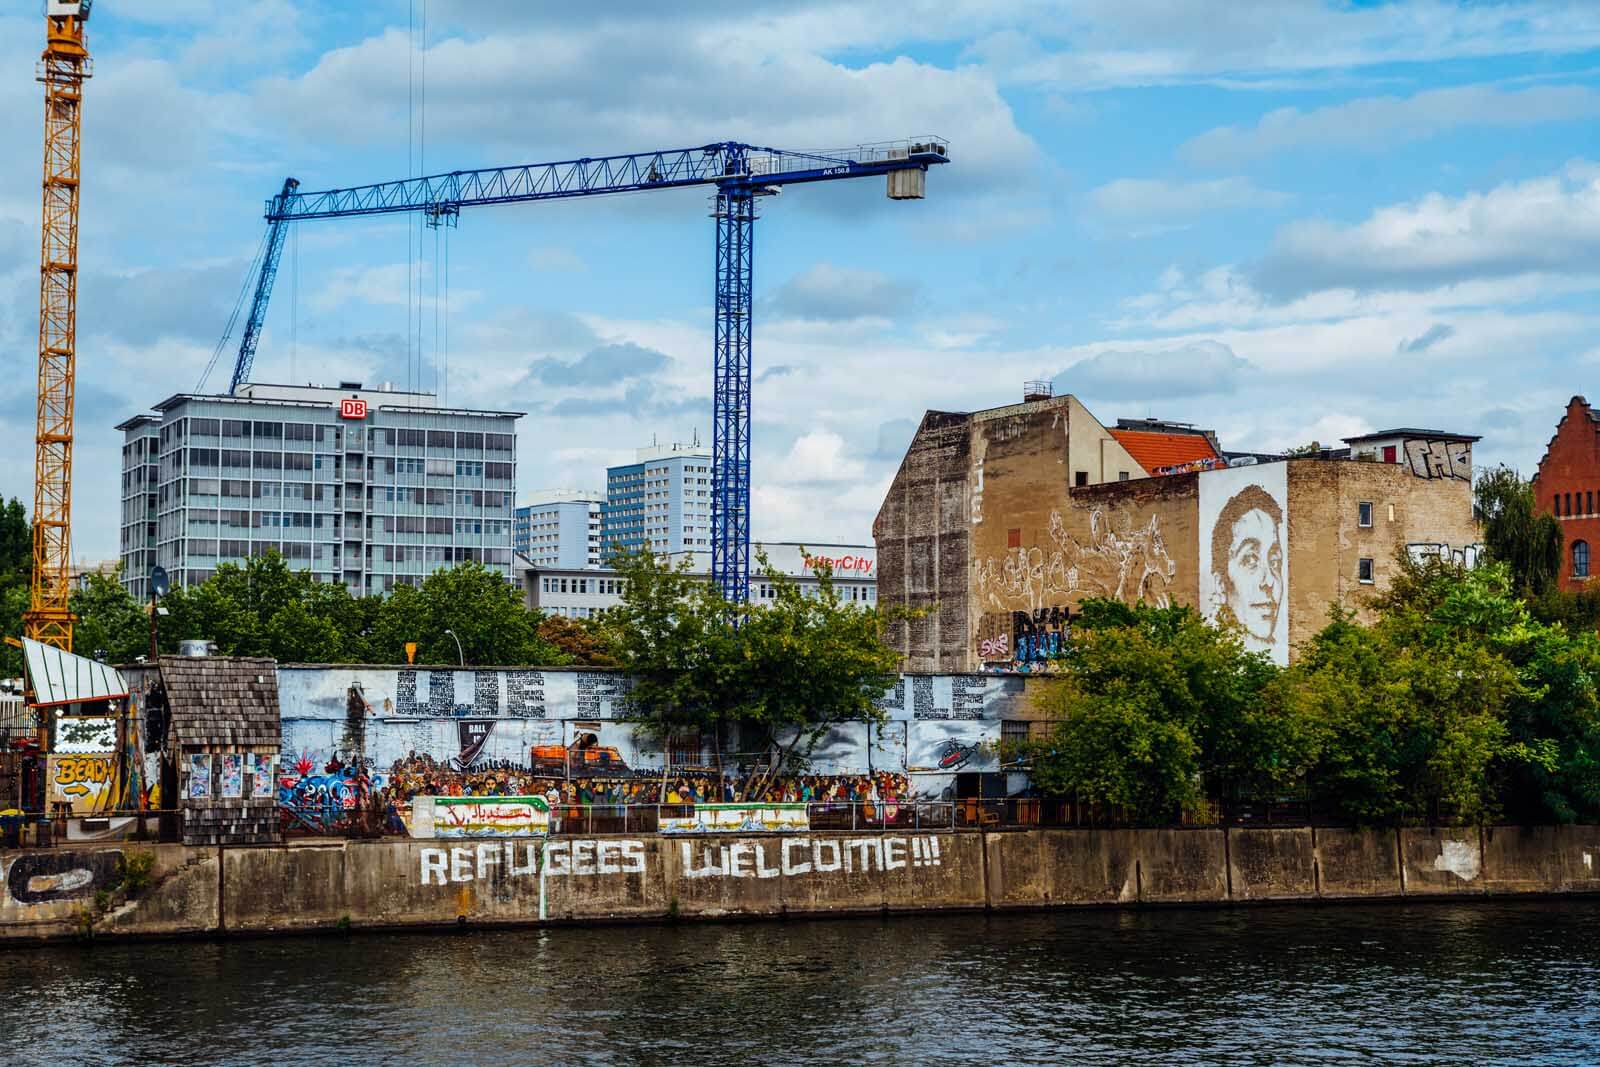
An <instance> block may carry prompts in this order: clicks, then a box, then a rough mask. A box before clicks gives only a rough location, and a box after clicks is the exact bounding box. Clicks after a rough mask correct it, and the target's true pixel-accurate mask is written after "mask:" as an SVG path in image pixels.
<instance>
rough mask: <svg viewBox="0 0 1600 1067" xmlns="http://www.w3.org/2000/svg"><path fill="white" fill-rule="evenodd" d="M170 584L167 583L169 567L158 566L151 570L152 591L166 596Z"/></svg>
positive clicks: (157, 594)
mask: <svg viewBox="0 0 1600 1067" xmlns="http://www.w3.org/2000/svg"><path fill="white" fill-rule="evenodd" d="M169 588H170V586H169V585H168V584H167V569H166V568H165V567H157V568H156V569H155V570H153V571H151V572H150V591H151V592H153V593H155V595H156V596H166V595H167V590H168V589H169Z"/></svg>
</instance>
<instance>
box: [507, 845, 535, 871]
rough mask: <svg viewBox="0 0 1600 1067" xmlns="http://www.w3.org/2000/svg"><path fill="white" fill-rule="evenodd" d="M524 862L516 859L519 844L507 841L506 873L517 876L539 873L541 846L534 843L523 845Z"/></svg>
mask: <svg viewBox="0 0 1600 1067" xmlns="http://www.w3.org/2000/svg"><path fill="white" fill-rule="evenodd" d="M522 848H523V856H524V862H523V863H521V864H518V863H517V861H516V855H517V845H516V842H514V841H507V842H506V873H507V874H509V875H510V876H511V877H513V878H516V877H518V876H520V875H528V874H538V873H539V846H538V845H534V844H527V845H523V846H522Z"/></svg>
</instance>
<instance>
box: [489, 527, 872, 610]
mask: <svg viewBox="0 0 1600 1067" xmlns="http://www.w3.org/2000/svg"><path fill="white" fill-rule="evenodd" d="M762 552H765V553H766V555H767V559H768V561H769V562H770V563H771V564H772V569H773V570H775V571H777V572H778V573H779V574H783V575H786V576H787V577H789V578H792V579H794V581H795V582H796V584H797V585H798V586H799V587H800V591H801V592H802V593H805V594H807V595H811V594H814V593H815V592H816V590H817V588H818V586H819V584H820V580H819V579H818V577H817V567H818V564H819V562H821V561H823V560H826V561H827V563H828V565H829V566H830V567H831V573H832V579H833V586H834V588H835V589H836V590H837V591H838V593H839V597H840V599H842V600H846V601H849V602H850V603H854V604H861V605H864V606H866V607H873V606H875V605H876V604H877V602H878V589H877V585H878V554H877V551H876V550H875V549H874V548H873V547H872V546H871V545H824V544H818V545H804V546H802V545H800V544H798V543H796V542H773V543H770V544H757V545H751V546H750V561H751V567H752V568H755V567H756V562H755V561H756V558H757V556H758V555H759V554H760V553H762ZM683 559H687V560H688V561H689V569H690V572H691V573H693V574H695V575H697V576H700V577H704V578H705V579H706V580H707V581H709V580H710V571H711V553H710V552H709V551H706V550H701V551H700V552H688V553H678V554H676V555H673V556H670V557H669V558H668V562H669V563H670V564H672V565H674V566H676V565H677V563H678V562H679V561H680V560H683ZM519 573H520V574H521V577H522V582H523V601H524V603H526V604H527V606H528V607H529V608H534V609H537V610H539V611H543V612H545V613H547V614H550V615H563V616H566V617H567V618H570V619H592V618H594V617H595V616H596V615H598V614H600V612H602V611H604V610H605V609H606V608H609V607H613V606H615V605H617V604H620V603H621V602H622V579H621V577H619V576H618V574H617V572H616V571H614V570H611V569H610V568H607V567H602V568H599V569H593V568H571V567H536V566H531V565H530V566H528V567H527V568H526V569H525V570H520V571H519ZM775 596H776V590H775V589H774V586H773V583H772V581H771V580H770V579H768V578H767V577H766V576H765V575H763V574H760V573H754V574H751V575H750V602H751V603H752V604H765V603H771V602H772V600H773V599H774V598H775Z"/></svg>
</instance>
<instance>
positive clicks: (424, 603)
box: [368, 563, 571, 666]
mask: <svg viewBox="0 0 1600 1067" xmlns="http://www.w3.org/2000/svg"><path fill="white" fill-rule="evenodd" d="M538 621H539V617H538V616H537V615H536V614H535V613H533V612H530V611H528V610H527V609H526V608H525V607H524V606H523V603H522V595H521V593H520V592H519V591H518V590H517V589H516V588H514V587H513V586H512V585H511V584H510V583H509V582H507V581H506V579H505V576H504V575H503V574H501V573H500V572H499V571H495V570H490V569H489V568H487V567H485V566H483V565H482V564H479V563H463V564H460V565H458V566H456V567H452V568H449V569H441V570H437V571H434V572H433V573H432V574H430V575H428V576H427V577H426V578H425V579H423V581H422V584H421V586H419V587H417V588H415V589H412V588H410V587H409V586H397V587H396V588H395V589H394V591H393V592H392V593H391V594H390V595H389V596H388V597H387V598H385V599H384V600H383V602H382V603H381V604H379V605H378V606H377V609H376V613H375V616H374V620H373V624H372V635H371V640H370V647H369V649H368V655H370V656H371V657H372V658H373V659H374V660H375V661H376V662H386V663H404V662H405V661H406V655H405V645H406V642H408V641H413V642H416V644H417V662H418V663H447V664H448V663H456V662H457V649H456V642H455V640H454V639H452V636H451V634H449V633H446V632H445V631H447V630H450V631H453V632H454V635H455V638H459V639H460V641H461V650H460V654H461V655H462V656H463V657H465V659H466V661H467V663H469V664H476V665H479V666H514V665H522V664H533V665H543V666H559V665H562V664H566V663H569V662H570V661H571V658H570V657H569V656H568V655H566V654H565V653H563V652H561V651H560V650H559V649H557V648H556V647H555V646H554V645H551V644H550V643H549V642H548V641H545V640H544V639H543V638H541V637H540V636H539V634H538Z"/></svg>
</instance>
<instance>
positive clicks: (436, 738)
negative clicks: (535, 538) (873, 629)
mask: <svg viewBox="0 0 1600 1067" xmlns="http://www.w3.org/2000/svg"><path fill="white" fill-rule="evenodd" d="M352 687H355V688H356V689H357V690H358V691H359V692H360V694H361V699H362V700H363V701H364V702H365V704H366V705H367V707H369V708H370V709H371V710H370V712H369V713H367V714H366V715H364V716H357V717H352V715H351V714H350V701H349V694H350V691H351V688H352ZM627 694H628V679H627V678H626V676H624V675H621V674H618V673H614V672H607V671H584V670H542V671H541V670H525V669H508V668H484V669H481V670H473V669H467V670H440V669H413V668H395V667H387V668H385V667H325V666H285V667H280V668H279V669H278V700H279V707H280V709H281V714H282V717H283V753H282V759H281V767H282V770H281V772H280V773H281V774H282V775H283V776H284V782H283V785H284V788H286V789H289V790H290V791H291V795H303V794H305V792H306V790H307V789H311V790H313V791H314V790H316V789H317V788H319V783H321V784H322V785H324V786H326V788H328V789H330V790H335V791H339V790H347V787H348V781H347V779H348V775H349V773H350V768H353V767H357V766H363V767H365V768H366V769H367V770H368V772H369V773H370V774H373V775H376V776H378V778H379V779H380V780H379V781H378V782H377V783H376V784H378V785H381V784H382V782H381V778H382V776H383V775H384V774H385V773H386V772H388V771H389V769H390V768H391V767H393V766H394V764H395V762H396V761H398V760H405V759H407V758H409V757H411V756H413V755H418V756H427V757H429V758H431V759H432V760H434V761H436V762H438V763H441V764H446V765H448V766H451V767H453V768H456V769H464V770H467V769H479V768H484V769H487V768H507V769H511V768H518V769H523V768H529V767H530V762H531V752H532V749H533V748H534V747H536V746H540V747H542V746H553V745H561V746H569V745H572V744H574V743H575V742H576V741H577V739H578V738H579V737H580V735H590V734H593V735H595V737H596V738H597V740H598V742H599V744H600V745H601V746H605V747H609V748H614V749H616V752H617V755H618V756H619V757H620V759H621V761H622V765H623V766H622V768H621V769H622V770H624V771H625V772H628V773H634V774H640V775H659V774H660V773H661V770H662V763H663V758H664V757H663V753H662V751H661V749H660V747H659V746H658V745H656V744H653V743H651V742H650V741H648V740H647V739H644V738H641V737H639V736H638V735H637V734H636V732H635V729H634V726H633V724H632V723H630V722H627V721H626V720H625V716H626V714H627V710H628V705H627ZM881 706H882V707H883V709H884V711H885V714H886V715H887V717H888V718H887V721H886V722H885V723H884V724H883V725H882V726H880V727H874V728H872V729H870V730H869V728H868V727H867V725H866V724H863V723H841V724H839V725H838V726H835V727H834V728H832V729H831V730H829V731H827V732H826V733H825V734H824V735H823V737H822V738H821V739H820V741H819V742H818V743H817V744H816V746H815V747H814V749H812V751H811V758H810V767H809V773H812V774H818V775H864V774H871V773H873V772H875V771H889V772H898V773H905V774H906V775H907V776H908V778H909V780H910V783H911V789H912V792H913V795H915V796H918V797H927V798H940V797H944V796H946V795H947V794H951V791H952V790H953V787H954V783H955V775H956V774H957V773H963V772H973V771H984V772H995V771H998V770H999V765H998V757H997V755H996V753H995V746H996V744H997V743H998V741H999V739H1000V723H1001V720H1003V719H1022V718H1025V717H1026V714H1027V713H1026V709H1025V707H1024V704H1023V680H1022V679H1020V678H1000V677H993V676H988V675H939V676H928V675H910V676H902V677H901V679H900V680H899V681H898V682H897V683H896V684H895V685H894V686H893V687H892V688H891V689H890V690H889V691H888V692H887V693H885V694H884V696H883V698H882V701H881ZM704 758H705V761H706V762H710V760H711V754H710V753H709V752H708V753H705V754H704ZM335 759H337V762H338V764H340V765H341V766H342V768H343V769H342V770H340V771H337V772H332V773H330V772H327V771H326V768H327V767H328V766H329V765H330V763H332V762H333V761H334V760H335ZM325 779H326V780H327V781H324V780H325ZM951 795H953V794H951ZM342 797H343V793H342V792H341V793H340V794H339V797H336V798H335V799H338V800H340V802H341V803H342Z"/></svg>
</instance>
